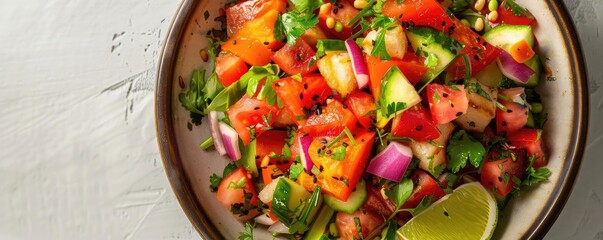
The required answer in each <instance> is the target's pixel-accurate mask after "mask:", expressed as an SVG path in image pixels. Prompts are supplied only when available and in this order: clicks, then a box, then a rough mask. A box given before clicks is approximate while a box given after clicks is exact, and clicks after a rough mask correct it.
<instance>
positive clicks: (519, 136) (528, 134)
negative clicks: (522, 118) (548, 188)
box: [507, 128, 547, 168]
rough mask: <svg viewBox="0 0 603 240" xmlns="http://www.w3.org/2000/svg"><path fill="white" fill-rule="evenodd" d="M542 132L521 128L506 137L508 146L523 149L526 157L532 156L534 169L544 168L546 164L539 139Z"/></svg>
mask: <svg viewBox="0 0 603 240" xmlns="http://www.w3.org/2000/svg"><path fill="white" fill-rule="evenodd" d="M541 131H542V130H537V129H533V128H522V129H519V130H518V131H515V132H512V133H509V134H508V135H507V142H508V143H509V145H510V146H512V147H516V148H520V149H525V150H526V153H527V155H528V157H532V156H534V157H535V158H536V159H535V160H534V165H533V167H534V168H539V167H544V166H546V164H547V158H546V153H545V149H546V148H545V145H544V141H543V140H542V138H541V137H540V134H541Z"/></svg>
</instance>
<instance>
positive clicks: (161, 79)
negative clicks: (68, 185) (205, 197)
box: [155, 0, 589, 239]
mask: <svg viewBox="0 0 603 240" xmlns="http://www.w3.org/2000/svg"><path fill="white" fill-rule="evenodd" d="M201 1H203V0H183V1H182V3H181V5H180V7H179V8H178V10H177V13H176V15H175V17H174V19H173V20H172V24H171V26H170V29H169V31H168V34H167V38H166V41H165V43H164V45H163V50H162V54H161V59H160V61H159V65H158V72H157V84H156V89H155V124H156V131H157V142H158V144H159V150H160V152H161V157H162V160H163V166H164V168H165V172H166V174H167V176H168V179H169V181H170V185H171V187H172V190H173V191H174V193H175V195H176V198H177V199H178V201H179V202H180V206H182V208H183V210H184V213H185V214H186V215H187V217H188V218H189V221H191V223H192V224H193V226H194V227H195V229H196V230H197V232H199V234H200V235H201V236H202V237H203V238H204V239H224V237H223V236H222V235H221V234H220V232H219V231H218V230H217V228H216V226H215V225H214V224H213V223H212V222H211V221H210V220H209V218H208V216H207V214H206V213H205V211H204V210H203V208H202V207H201V205H200V204H199V202H198V201H197V199H196V197H195V194H194V192H193V188H192V186H191V184H190V181H189V179H188V176H186V174H185V172H184V170H183V169H182V163H181V159H180V155H179V153H178V151H177V150H178V145H177V142H176V139H175V135H174V129H173V124H172V121H173V119H172V117H171V116H172V108H171V106H172V96H171V94H172V81H173V76H174V75H173V73H174V62H176V57H177V53H178V47H179V46H180V40H181V38H182V35H183V31H184V28H185V27H186V22H187V20H188V18H189V17H190V16H191V15H192V13H193V11H194V10H195V8H196V6H197V5H198V4H199V3H200V2H201ZM546 3H547V5H548V7H549V8H550V9H551V10H552V12H553V15H554V17H555V18H556V19H557V22H558V23H559V24H560V25H561V26H562V29H565V30H567V34H563V37H564V41H565V42H566V44H567V45H569V46H571V47H570V48H569V49H570V50H569V51H568V55H569V58H570V59H569V61H570V63H571V64H570V65H571V68H572V72H573V73H574V75H573V79H575V80H578V81H576V84H575V85H574V87H575V92H576V93H582V94H574V101H575V102H576V106H575V107H576V109H578V110H579V112H580V114H576V115H575V116H574V119H573V121H574V124H575V127H574V129H576V130H574V131H573V133H572V141H571V142H570V150H569V151H568V153H567V156H566V159H571V161H568V162H567V163H566V164H565V165H564V166H563V168H562V175H561V176H560V179H561V180H560V181H559V183H557V186H556V187H555V190H554V192H553V193H552V196H551V198H550V199H549V201H548V202H547V205H546V206H547V207H545V209H544V211H543V212H542V213H541V214H540V215H539V216H538V218H537V221H536V222H537V223H536V224H535V225H534V226H532V227H531V228H530V229H529V230H528V232H526V234H525V235H524V236H523V239H542V238H544V236H545V235H546V233H547V232H548V230H549V229H550V228H551V226H552V225H553V223H554V222H555V220H556V219H557V217H558V216H559V214H560V213H561V210H562V209H563V206H564V205H565V203H566V202H567V199H568V198H569V195H570V193H571V192H572V189H573V187H574V184H575V179H576V177H577V175H578V170H579V168H580V165H581V162H582V157H583V153H584V146H585V143H586V136H587V130H588V120H589V118H588V117H589V99H588V96H589V95H588V84H587V82H588V81H587V74H586V65H585V61H584V57H583V54H582V46H581V44H580V40H579V37H578V34H577V32H576V29H575V26H574V23H573V21H572V19H571V17H570V15H569V12H568V10H567V7H566V6H565V4H564V3H563V1H561V0H547V1H546Z"/></svg>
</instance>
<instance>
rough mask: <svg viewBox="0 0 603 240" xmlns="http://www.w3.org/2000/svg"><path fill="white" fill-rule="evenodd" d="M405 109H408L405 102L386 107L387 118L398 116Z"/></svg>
mask: <svg viewBox="0 0 603 240" xmlns="http://www.w3.org/2000/svg"><path fill="white" fill-rule="evenodd" d="M404 109H406V103H405V102H395V103H390V104H388V105H387V107H386V110H385V116H387V117H392V116H393V115H395V114H397V113H398V112H400V111H402V110H404Z"/></svg>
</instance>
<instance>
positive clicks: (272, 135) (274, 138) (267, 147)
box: [255, 130, 295, 172]
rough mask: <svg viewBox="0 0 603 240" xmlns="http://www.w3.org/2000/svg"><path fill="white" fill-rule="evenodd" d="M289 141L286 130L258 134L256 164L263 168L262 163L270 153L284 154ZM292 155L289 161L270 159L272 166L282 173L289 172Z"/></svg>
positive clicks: (256, 139)
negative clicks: (284, 148)
mask: <svg viewBox="0 0 603 240" xmlns="http://www.w3.org/2000/svg"><path fill="white" fill-rule="evenodd" d="M286 139H287V131H284V130H269V131H265V132H263V133H261V134H258V135H257V137H256V138H255V155H256V157H255V158H256V163H258V165H260V166H261V164H260V162H261V161H262V160H263V159H264V157H266V156H270V153H276V154H279V155H280V154H282V152H283V147H285V144H286V141H285V140H286ZM293 159H295V158H294V156H293V154H292V156H291V158H289V159H281V158H280V157H278V158H270V164H272V165H275V166H277V167H278V168H279V169H280V170H281V171H283V172H286V171H289V166H291V163H292V161H293Z"/></svg>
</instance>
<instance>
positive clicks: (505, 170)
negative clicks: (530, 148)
mask: <svg viewBox="0 0 603 240" xmlns="http://www.w3.org/2000/svg"><path fill="white" fill-rule="evenodd" d="M525 155H526V154H525V151H524V150H497V149H492V150H490V152H489V153H488V155H487V156H486V160H485V161H484V165H483V166H482V173H481V179H480V182H481V184H482V185H483V186H484V187H485V188H486V189H489V190H492V191H493V192H494V193H495V194H496V195H497V197H498V198H499V199H500V198H502V197H504V196H506V195H507V194H509V192H511V190H513V187H514V186H515V181H514V180H513V178H517V179H521V176H522V175H523V173H524V172H525V170H526V167H527V165H526V163H527V162H526V156H525Z"/></svg>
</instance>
